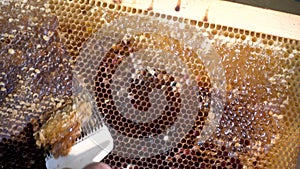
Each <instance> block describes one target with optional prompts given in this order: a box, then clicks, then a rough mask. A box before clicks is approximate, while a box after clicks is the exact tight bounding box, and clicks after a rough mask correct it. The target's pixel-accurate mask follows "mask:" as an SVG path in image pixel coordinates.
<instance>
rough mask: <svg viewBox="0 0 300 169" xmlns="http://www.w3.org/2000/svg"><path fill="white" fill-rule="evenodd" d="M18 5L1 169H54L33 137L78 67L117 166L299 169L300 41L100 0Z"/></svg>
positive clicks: (10, 40)
mask: <svg viewBox="0 0 300 169" xmlns="http://www.w3.org/2000/svg"><path fill="white" fill-rule="evenodd" d="M20 4H21V5H20ZM20 4H19V3H7V4H6V2H5V1H4V2H2V5H1V11H9V12H4V15H3V17H0V22H1V24H2V25H7V26H3V27H1V36H0V40H1V43H0V44H1V45H0V48H1V51H0V53H1V54H0V56H1V61H0V63H1V64H0V65H4V66H1V67H0V73H1V76H0V78H1V79H0V80H1V81H0V82H1V91H0V104H1V105H0V106H1V109H0V111H1V112H0V116H1V125H0V136H1V137H0V141H1V142H0V149H1V150H4V151H0V157H1V160H0V166H1V167H2V168H26V167H27V168H45V165H44V164H43V162H44V160H43V159H44V158H45V156H46V155H47V153H49V152H48V151H45V150H43V149H39V148H38V147H37V145H36V138H35V137H34V136H33V133H35V132H36V131H37V130H38V129H39V128H42V124H43V123H44V122H45V119H47V117H44V116H45V114H46V115H47V112H51V111H53V108H54V107H55V106H56V105H57V104H58V103H57V100H62V99H65V100H68V99H70V98H71V97H72V74H75V75H76V76H78V77H80V81H81V83H82V84H83V86H85V87H86V89H87V90H88V92H90V93H92V95H93V96H91V97H92V99H93V101H90V100H89V99H90V98H88V99H86V98H85V99H86V100H88V101H89V102H90V103H92V104H93V105H87V106H88V107H93V106H95V107H97V111H98V112H99V115H101V116H103V117H104V122H105V124H106V125H107V126H108V127H109V130H110V132H111V134H112V137H113V139H114V149H113V150H112V152H111V153H109V154H108V155H107V156H106V157H105V158H104V159H103V160H102V162H104V163H106V164H108V165H110V166H111V167H112V168H213V169H219V168H220V169H225V168H296V160H297V156H298V153H299V150H300V147H299V140H300V134H299V132H300V126H299V124H300V123H299V120H300V113H299V112H300V106H299V104H298V103H299V102H300V100H299V98H300V97H299V96H300V91H299V85H300V84H299V82H300V74H299V73H300V61H299V59H300V44H299V40H294V39H288V38H284V37H277V36H272V35H268V34H264V33H259V32H252V31H248V30H242V29H237V28H232V27H228V26H222V25H217V24H213V23H208V22H202V21H195V20H189V19H186V18H180V17H174V16H170V15H166V14H160V13H155V12H153V11H147V10H142V9H135V8H131V7H125V6H122V5H117V4H108V3H105V2H101V1H96V0H95V1H94V0H73V1H71V0H70V1H62V0H50V1H46V2H43V1H41V2H33V1H28V2H27V1H25V2H24V4H30V5H29V6H28V5H27V6H28V7H27V6H26V5H22V3H20ZM12 6H14V8H13V7H12ZM18 10H19V11H24V12H23V13H24V14H23V15H21V14H19V13H20V12H19V11H18ZM15 11H18V12H15ZM34 16H43V17H34ZM20 25H21V27H20ZM22 26H23V27H22ZM28 27H30V28H28ZM24 28H25V29H24ZM48 32H53V33H50V34H49V33H48ZM50 35H51V36H50ZM48 38H49V39H48ZM45 39H48V41H47V40H45ZM11 55H13V56H11ZM46 56H50V57H46ZM51 56H52V57H51ZM53 56H55V57H53ZM2 58H3V59H2ZM8 58H9V59H8ZM39 58H43V59H44V60H43V59H39ZM45 58H47V59H48V60H47V59H45ZM60 64H62V65H64V66H59V65H60ZM8 65H9V66H8ZM13 65H16V66H13ZM43 65H48V66H46V68H45V66H44V67H43ZM24 67H28V68H29V69H28V70H27V69H22V68H24ZM31 67H33V68H32V69H30V68H31ZM49 67H50V68H51V69H50V68H49ZM47 68H49V69H47ZM45 69H47V70H45ZM24 70H25V71H24ZM43 72H45V74H47V76H46V75H44V76H40V79H41V80H39V78H36V80H35V78H34V77H36V75H35V74H39V73H43ZM49 72H53V74H50V76H49ZM32 73H33V75H32V76H31V74H32ZM20 81H21V82H20ZM22 84H24V85H22ZM51 98H52V99H51ZM28 103H29V104H28ZM27 105H29V106H27ZM43 106H44V107H43ZM32 109H34V110H32ZM88 109H90V108H88ZM20 114H21V115H20ZM41 115H44V116H41ZM57 115H58V116H59V115H61V113H57ZM87 116H89V115H87ZM78 136H79V134H77V135H76V137H78ZM71 144H73V142H71ZM22 156H23V157H22ZM24 157H25V158H24ZM2 159H4V160H3V161H2Z"/></svg>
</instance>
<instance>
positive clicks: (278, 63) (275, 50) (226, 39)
mask: <svg viewBox="0 0 300 169" xmlns="http://www.w3.org/2000/svg"><path fill="white" fill-rule="evenodd" d="M55 2H57V3H55ZM73 3H74V6H73V7H72V6H70V7H69V8H70V9H71V10H69V11H72V9H73V8H74V9H75V11H76V9H79V8H84V4H89V5H87V6H93V5H96V6H97V7H98V8H99V9H98V10H100V9H101V10H104V11H106V12H107V13H108V14H107V15H106V16H104V18H103V17H100V19H99V18H96V17H94V20H90V18H92V17H90V16H93V14H92V13H91V12H90V13H89V11H88V10H86V12H85V13H84V12H83V11H84V10H83V11H82V10H80V12H81V13H83V17H82V18H84V20H85V21H86V22H85V23H84V24H82V25H85V26H86V27H85V28H82V27H84V26H82V25H81V26H78V27H77V26H76V25H75V27H74V26H73V27H72V25H71V28H72V29H73V30H72V32H68V31H69V30H67V29H66V27H67V26H64V25H63V24H64V22H65V21H69V20H68V19H70V18H66V20H64V19H62V18H60V17H58V20H59V23H60V24H59V30H60V33H61V36H62V37H64V38H63V39H64V42H65V46H66V48H67V51H68V52H69V54H70V55H71V56H72V57H73V61H74V62H75V63H76V59H77V58H78V56H79V55H80V51H81V49H82V46H83V44H84V43H85V41H86V40H88V39H89V38H90V37H91V35H92V34H94V33H95V32H97V31H98V29H101V28H102V27H103V26H104V25H105V24H107V23H108V24H109V23H111V22H113V21H114V20H117V19H118V18H119V17H122V16H125V17H126V16H127V15H141V16H145V17H150V18H151V17H152V18H160V19H163V20H172V21H174V22H178V23H182V24H184V25H191V26H195V27H197V29H198V31H199V32H202V33H203V34H206V35H207V37H208V38H209V39H210V40H211V43H212V44H213V45H214V46H215V48H216V51H217V53H218V55H219V56H220V57H221V58H222V59H223V60H226V59H227V60H228V62H226V63H228V65H231V64H235V65H236V67H227V68H225V69H226V70H225V71H227V72H226V73H228V72H230V73H231V72H234V71H233V70H235V69H237V68H238V70H240V69H243V63H240V62H239V59H236V60H238V61H236V62H232V63H230V62H231V61H233V60H235V58H234V57H236V58H242V57H245V56H249V55H250V54H251V56H256V58H254V59H257V58H259V57H262V58H264V57H266V58H268V59H270V60H271V61H270V62H269V65H271V66H270V67H267V66H266V67H267V68H265V69H267V71H265V72H268V71H270V70H274V72H276V73H278V74H280V73H281V74H282V73H283V74H284V75H286V77H287V76H289V78H283V77H281V76H278V75H276V74H275V75H274V74H273V76H272V74H271V75H270V76H269V77H268V78H269V80H270V83H272V82H273V83H275V86H276V85H277V84H279V83H280V82H281V80H282V79H283V80H286V82H285V83H284V84H286V86H288V88H285V87H284V86H285V85H278V86H279V89H278V90H279V91H282V95H283V96H282V98H285V99H283V100H277V101H278V102H279V103H282V106H283V109H281V108H277V107H276V106H275V108H274V106H273V105H272V104H270V106H267V105H263V106H262V105H257V106H258V107H255V108H257V109H258V110H259V111H263V110H264V109H263V107H267V109H268V112H267V113H265V112H263V113H261V115H259V114H260V113H257V114H258V115H257V116H251V115H252V114H254V112H252V113H251V111H249V110H245V107H240V106H239V103H241V102H244V103H247V104H245V105H246V106H249V105H250V106H251V105H252V104H254V102H253V100H251V97H250V98H249V100H251V101H252V102H250V101H249V102H250V103H248V102H247V100H243V99H244V98H242V96H241V95H243V94H239V95H238V96H236V95H227V96H228V98H227V102H226V103H227V105H229V106H227V107H225V108H224V116H223V117H222V119H221V122H220V123H221V124H222V125H223V126H221V127H219V128H218V130H217V133H219V134H220V135H219V136H216V137H215V138H214V139H215V140H209V141H208V142H206V143H201V144H196V145H195V146H193V147H192V148H186V147H185V146H183V145H184V144H182V147H181V148H174V151H170V152H168V153H169V154H168V153H167V155H161V156H159V155H157V156H155V157H153V158H140V159H131V158H122V157H119V156H115V155H114V154H113V153H112V154H109V155H108V156H107V157H106V158H105V159H104V160H103V161H104V162H106V163H107V164H109V165H111V166H112V167H131V168H169V167H170V168H172V167H174V168H182V167H191V168H193V167H194V168H198V167H199V168H205V167H206V168H242V167H248V168H295V164H296V159H297V155H298V152H299V146H297V144H298V145H299V141H297V140H299V132H300V131H299V127H300V126H299V124H298V123H297V122H298V121H299V119H300V114H299V112H300V107H299V106H298V105H297V103H299V102H300V100H299V98H300V97H299V96H300V91H298V89H297V86H299V81H300V79H299V78H300V75H299V73H300V68H299V63H300V61H299V59H300V41H299V40H295V39H289V38H284V37H278V36H273V35H268V34H265V33H259V32H254V31H248V30H243V29H237V28H233V27H228V26H222V25H218V24H213V23H209V22H203V21H196V20H189V19H187V18H180V17H173V16H171V15H166V14H161V13H156V12H153V11H147V10H142V9H136V8H132V7H125V6H122V5H116V4H108V3H105V2H100V1H84V0H82V1H74V2H73ZM82 4H83V5H82ZM57 5H60V6H61V7H60V8H58V9H56V7H55V6H57ZM66 8H67V7H65V6H64V2H63V1H54V0H53V1H52V0H51V1H50V4H49V9H51V10H52V12H53V13H54V15H57V16H60V15H62V16H68V15H64V14H65V13H64V12H62V11H65V10H66V11H68V9H66ZM96 11H97V10H96ZM57 12H59V13H60V12H61V13H62V14H58V13H57ZM87 16H89V17H87ZM68 17H69V16H68ZM105 17H106V18H105ZM82 18H81V19H82ZM77 19H78V20H80V18H77ZM73 23H76V19H74V22H73ZM78 23H79V22H78ZM74 32H75V33H74ZM73 33H74V34H73ZM66 34H71V35H66ZM80 36H83V37H84V38H82V39H79V41H80V42H79V43H76V40H78V37H80ZM228 53H230V55H232V56H228V55H226V54H228ZM257 60H259V59H257ZM247 61H249V60H247ZM255 61H256V60H255ZM255 61H253V62H255ZM249 62H250V63H251V61H249ZM266 62H267V60H264V59H261V60H260V64H262V65H264V64H265V65H266ZM76 64H77V63H76ZM224 67H226V64H225V63H224ZM249 67H250V68H249V69H254V68H256V67H254V66H253V65H251V64H250V65H249ZM258 67H259V68H261V70H259V71H264V70H263V69H262V67H260V66H258ZM277 67H279V68H278V69H276V68H277ZM290 67H292V68H290ZM272 68H273V69H272ZM290 69H291V70H292V71H294V72H288V70H290ZM259 71H252V72H251V71H250V72H247V71H245V72H243V71H241V72H243V73H244V75H249V78H250V79H253V78H257V77H256V76H250V75H251V73H253V74H254V75H256V74H258V75H259V76H258V81H259V79H261V78H263V76H262V75H261V74H262V73H260V72H259ZM230 73H229V74H230ZM230 75H232V76H233V77H236V76H238V75H239V74H233V73H231V74H230ZM227 76H228V75H227ZM227 76H226V83H227V90H228V91H231V90H233V91H236V90H234V89H237V91H241V92H243V91H247V92H249V93H251V92H250V91H249V90H245V89H244V88H243V85H244V84H243V81H242V80H240V79H237V82H235V79H232V78H230V77H227ZM272 77H273V78H272ZM277 78H279V81H277ZM280 78H282V79H280ZM248 80H249V79H248ZM250 82H251V84H255V85H260V82H257V84H256V83H255V82H254V81H251V80H250ZM261 83H265V82H261ZM92 88H93V87H90V88H89V89H92ZM253 89H254V90H259V89H260V88H259V87H258V88H253ZM260 92H262V91H260ZM266 92H268V91H266ZM273 92H274V91H273ZM275 92H277V93H281V92H278V91H275ZM277 93H276V94H277ZM254 95H255V93H254ZM233 96H234V97H238V99H241V98H242V99H241V100H231V99H229V97H233ZM255 96H256V97H257V95H255ZM271 96H273V95H271V94H270V96H269V97H271ZM286 96H288V100H287V99H286V98H287V97H286ZM253 97H254V96H253ZM274 97H278V98H280V97H281V95H280V94H278V96H274ZM254 98H255V97H254ZM261 99H264V98H261ZM286 101H291V103H290V102H288V103H289V105H291V107H292V108H291V109H285V107H286V105H287V104H286ZM230 105H231V106H230ZM259 106H262V107H259ZM272 106H273V107H272ZM279 107H280V106H279ZM246 108H247V107H246ZM250 108H252V107H250ZM250 108H249V109H250ZM277 109H280V110H281V111H279V113H277V112H276V111H277ZM247 111H249V112H248V114H247ZM242 113H244V114H242ZM238 115H240V116H238ZM293 115H294V116H293ZM244 116H246V117H247V118H254V119H257V123H270V124H272V122H268V120H266V121H262V122H260V121H259V119H260V118H264V117H269V118H270V117H274V119H278V121H273V127H274V124H275V123H276V125H275V127H274V128H275V129H277V128H276V127H277V123H278V124H280V125H279V126H283V128H280V129H278V130H276V131H275V133H280V135H278V136H277V135H275V136H274V138H268V139H267V140H266V141H265V140H260V141H257V144H253V143H252V141H250V140H251V139H249V138H248V137H242V139H238V140H237V138H235V137H234V136H232V135H234V134H232V135H231V136H229V137H228V140H227V141H226V139H224V140H222V139H217V138H220V137H221V138H225V137H224V136H223V137H222V136H221V134H222V133H225V132H226V131H225V130H223V129H222V128H226V125H232V124H233V125H234V126H236V125H237V124H236V123H237V122H236V121H239V120H241V121H243V117H244ZM246 122H247V120H246ZM264 127H265V126H264V125H263V124H261V128H264ZM256 129H258V128H256ZM236 130H240V128H238V127H236ZM252 130H253V129H252ZM271 133H272V132H271ZM197 134H198V133H197ZM261 134H262V135H263V134H264V133H261ZM267 135H268V134H267ZM272 137H273V136H272ZM254 139H259V138H254ZM188 141H190V140H189V139H185V140H184V141H183V142H184V143H187V142H188ZM264 141H265V142H268V144H272V146H268V144H266V143H264ZM229 143H230V144H229ZM290 143H294V144H290ZM180 144H181V143H180ZM262 145H263V146H262ZM232 152H242V154H243V153H245V154H246V155H241V156H239V158H235V157H236V156H235V154H234V153H232ZM221 156H222V158H221ZM175 157H176V158H175ZM177 157H178V158H177ZM214 158H216V160H214ZM175 161H176V162H175ZM173 162H174V163H173Z"/></svg>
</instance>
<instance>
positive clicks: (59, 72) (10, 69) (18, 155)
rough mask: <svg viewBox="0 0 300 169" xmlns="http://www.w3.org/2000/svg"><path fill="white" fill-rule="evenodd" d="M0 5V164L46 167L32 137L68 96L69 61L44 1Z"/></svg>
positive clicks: (70, 77)
mask: <svg viewBox="0 0 300 169" xmlns="http://www.w3.org/2000/svg"><path fill="white" fill-rule="evenodd" d="M1 3H3V4H1V6H0V8H1V11H2V12H1V13H2V15H1V19H0V23H1V27H0V30H1V34H0V58H1V59H0V65H1V66H0V72H1V75H0V86H1V87H0V88H1V91H0V121H1V124H0V141H1V143H0V145H1V147H0V150H1V151H0V156H1V160H0V166H1V168H45V163H44V159H45V156H46V151H47V150H49V149H48V148H46V147H43V148H45V149H40V147H38V146H37V145H36V140H35V139H34V136H33V135H34V133H35V132H38V131H39V130H40V128H41V127H42V126H43V125H44V124H45V122H46V121H47V120H48V119H49V117H50V116H52V115H53V113H54V112H53V109H54V108H55V107H57V105H58V104H59V103H60V101H61V100H63V99H65V98H69V97H71V95H72V90H71V87H72V72H71V64H70V58H69V57H68V55H67V53H66V52H65V49H64V47H63V44H62V42H61V39H60V38H59V36H58V33H57V25H58V22H57V20H56V18H55V17H54V16H51V15H50V13H49V9H46V8H45V6H44V5H45V4H44V2H39V3H37V2H35V1H28V2H27V3H21V2H10V3H7V2H1ZM6 3H7V4H6ZM52 132H55V130H53V131H52ZM69 134H71V132H68V135H69ZM46 139H49V138H46Z"/></svg>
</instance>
